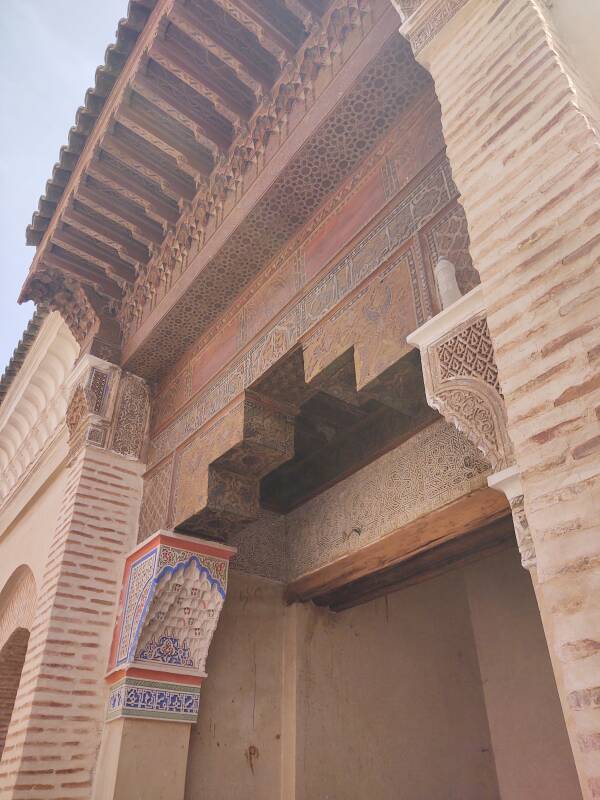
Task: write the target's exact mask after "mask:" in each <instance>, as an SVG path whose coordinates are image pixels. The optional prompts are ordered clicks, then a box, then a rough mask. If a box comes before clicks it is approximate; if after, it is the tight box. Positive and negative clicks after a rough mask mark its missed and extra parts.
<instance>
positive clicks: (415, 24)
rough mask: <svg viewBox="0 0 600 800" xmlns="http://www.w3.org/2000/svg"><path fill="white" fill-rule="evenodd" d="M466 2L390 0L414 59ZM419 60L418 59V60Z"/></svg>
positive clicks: (458, 0) (453, 0) (451, 0)
mask: <svg viewBox="0 0 600 800" xmlns="http://www.w3.org/2000/svg"><path fill="white" fill-rule="evenodd" d="M467 2H468V0H392V3H393V5H394V7H395V8H396V10H397V11H398V13H399V14H400V19H401V20H402V25H401V27H400V33H401V34H402V35H403V36H404V37H405V38H406V39H408V41H409V42H410V45H411V47H412V49H413V53H414V54H415V57H417V58H418V56H419V54H420V53H421V51H422V50H423V49H424V48H425V47H426V46H427V45H428V44H429V43H430V42H431V41H433V39H435V37H436V36H437V35H438V34H439V32H440V31H441V30H442V28H444V27H445V26H446V25H447V24H448V23H449V22H450V20H451V19H452V18H453V17H454V16H455V14H457V13H458V11H460V9H461V8H462V7H463V6H464V5H466V4H467ZM418 60H420V59H418Z"/></svg>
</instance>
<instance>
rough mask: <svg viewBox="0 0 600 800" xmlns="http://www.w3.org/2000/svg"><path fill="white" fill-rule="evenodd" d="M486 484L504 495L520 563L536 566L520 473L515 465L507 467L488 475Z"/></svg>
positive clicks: (527, 567) (530, 568)
mask: <svg viewBox="0 0 600 800" xmlns="http://www.w3.org/2000/svg"><path fill="white" fill-rule="evenodd" d="M488 486H490V487H491V488H492V489H497V490H498V491H499V492H502V493H503V494H505V495H506V498H507V500H508V502H509V503H510V508H511V511H512V517H513V524H514V526H515V535H516V537H517V545H518V547H519V553H520V554H521V564H522V565H523V567H524V569H526V570H529V571H531V570H532V569H534V568H535V567H536V566H537V556H536V553H535V544H534V542H533V537H532V535H531V531H530V530H529V522H528V520H527V515H526V513H525V497H524V494H523V486H522V483H521V473H520V472H519V469H518V467H517V466H514V465H513V466H512V467H507V469H504V470H502V472H495V473H494V474H493V475H489V476H488Z"/></svg>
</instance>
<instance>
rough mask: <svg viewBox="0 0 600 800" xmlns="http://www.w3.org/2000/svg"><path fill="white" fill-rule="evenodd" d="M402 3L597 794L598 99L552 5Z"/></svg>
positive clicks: (586, 786) (544, 604)
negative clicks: (460, 211)
mask: <svg viewBox="0 0 600 800" xmlns="http://www.w3.org/2000/svg"><path fill="white" fill-rule="evenodd" d="M396 5H397V7H399V10H400V13H401V16H402V19H403V23H402V26H401V28H400V30H401V33H402V34H403V35H405V36H406V37H407V38H408V39H409V41H410V42H411V44H412V47H413V51H414V52H415V55H416V57H417V59H418V60H419V61H420V62H421V64H423V65H424V66H425V67H426V68H427V69H428V70H429V71H430V73H431V75H432V76H433V79H434V81H435V87H436V91H437V95H438V98H439V100H440V104H441V109H442V125H443V130H444V136H445V140H446V144H447V152H448V157H449V160H450V164H451V167H452V171H453V177H454V180H455V182H456V184H457V186H458V189H459V191H460V193H461V202H462V204H463V206H464V208H465V212H466V216H467V221H468V226H469V233H470V239H471V255H472V258H473V262H474V265H475V267H476V268H477V270H478V271H479V274H480V276H481V284H482V286H481V291H482V295H483V300H484V306H485V311H486V318H487V323H488V325H489V331H490V336H491V340H492V343H493V346H494V350H495V357H496V362H497V367H498V375H499V383H500V389H501V392H502V395H503V397H504V403H505V408H506V416H507V430H508V434H509V437H510V440H511V442H512V445H513V448H514V457H515V460H516V464H517V465H518V470H519V473H520V475H521V480H522V486H523V502H524V508H525V510H526V513H527V520H528V524H529V532H530V534H531V538H532V542H533V544H534V547H535V551H536V556H537V595H538V601H539V604H540V610H541V614H542V618H543V620H544V623H545V627H546V633H547V637H548V642H549V647H550V649H551V651H552V657H553V662H554V664H555V667H556V669H557V671H558V686H559V691H560V692H561V694H562V697H561V699H562V703H563V707H564V708H565V709H566V710H567V726H568V729H569V735H570V738H571V742H572V744H573V752H574V756H575V761H576V765H577V769H578V772H579V776H580V781H581V786H582V792H583V794H584V797H585V798H598V797H600V714H599V710H598V707H599V706H600V635H599V633H600V513H599V509H600V377H599V366H600V326H599V325H598V303H599V302H600V268H599V259H600V235H599V234H598V231H599V225H600V166H599V155H600V141H599V137H598V131H597V129H596V128H595V127H594V124H595V113H594V111H595V105H594V102H593V100H592V95H591V93H590V92H589V91H588V87H587V86H586V85H585V78H584V77H582V75H583V72H582V71H579V72H578V71H577V70H576V69H574V68H573V66H572V65H573V64H574V63H576V61H575V59H573V58H572V54H571V53H569V51H568V43H566V42H565V41H562V40H561V38H560V34H559V33H558V29H557V27H556V25H555V24H554V22H555V21H554V19H553V16H552V13H553V11H552V6H553V3H552V2H549V0H422V2H419V0H397V2H396ZM561 8H564V6H562V5H561ZM580 10H581V9H580ZM590 19H591V18H590ZM581 24H585V14H583V15H582V23H581ZM590 24H591V23H590Z"/></svg>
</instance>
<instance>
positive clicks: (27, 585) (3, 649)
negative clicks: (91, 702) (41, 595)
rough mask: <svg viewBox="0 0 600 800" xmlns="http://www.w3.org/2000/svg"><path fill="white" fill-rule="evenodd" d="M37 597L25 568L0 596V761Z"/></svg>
mask: <svg viewBox="0 0 600 800" xmlns="http://www.w3.org/2000/svg"><path fill="white" fill-rule="evenodd" d="M36 594H37V591H36V585H35V578H34V577H33V573H32V572H31V570H30V569H29V567H28V566H26V565H22V566H20V567H18V568H17V569H16V570H15V571H14V572H13V574H12V575H11V577H10V578H9V579H8V581H7V582H6V584H5V586H4V588H3V589H2V591H1V592H0V758H2V753H3V751H4V745H5V743H6V737H7V733H8V728H9V725H10V720H11V717H12V713H13V709H14V705H15V700H16V697H17V691H18V689H19V683H20V680H21V673H22V671H23V665H24V663H25V656H26V654H27V645H28V643H29V632H30V630H31V625H32V622H33V615H34V610H35V599H36Z"/></svg>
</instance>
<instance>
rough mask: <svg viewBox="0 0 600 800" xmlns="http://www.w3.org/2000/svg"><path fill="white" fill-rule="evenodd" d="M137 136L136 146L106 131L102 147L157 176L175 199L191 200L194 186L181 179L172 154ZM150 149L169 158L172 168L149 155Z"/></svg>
mask: <svg viewBox="0 0 600 800" xmlns="http://www.w3.org/2000/svg"><path fill="white" fill-rule="evenodd" d="M138 138H140V143H141V144H142V146H141V147H136V146H135V145H134V144H132V143H131V142H128V141H125V139H122V138H119V137H118V136H116V135H115V134H113V133H108V134H106V136H105V137H104V139H103V140H102V149H103V150H106V152H107V153H110V154H111V155H114V156H115V158H117V159H118V160H119V161H123V162H124V163H125V164H131V165H138V166H140V167H141V168H142V170H146V171H147V172H149V173H150V174H151V175H153V176H155V177H156V178H158V180H159V182H160V185H161V187H162V189H163V191H165V192H167V194H169V195H171V196H172V197H175V198H177V199H179V198H180V197H183V198H185V199H186V200H192V199H193V198H194V197H195V195H196V189H195V186H192V185H191V181H190V183H188V182H187V181H185V180H184V179H183V176H182V175H181V173H179V167H178V165H177V162H176V160H175V159H174V158H173V157H172V156H167V155H165V154H164V153H163V152H162V151H161V150H159V148H157V147H155V146H154V145H152V144H150V143H149V142H146V140H144V139H142V138H141V137H138ZM144 147H147V148H148V149H149V150H150V152H148V151H147V150H145V149H144ZM152 150H155V151H158V153H159V154H160V155H161V156H163V158H166V159H167V160H169V159H170V160H171V161H172V162H173V166H172V168H169V167H167V166H165V165H164V164H163V163H162V162H161V161H160V160H159V159H157V158H153V157H152V155H151V152H152ZM178 173H179V174H178Z"/></svg>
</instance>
